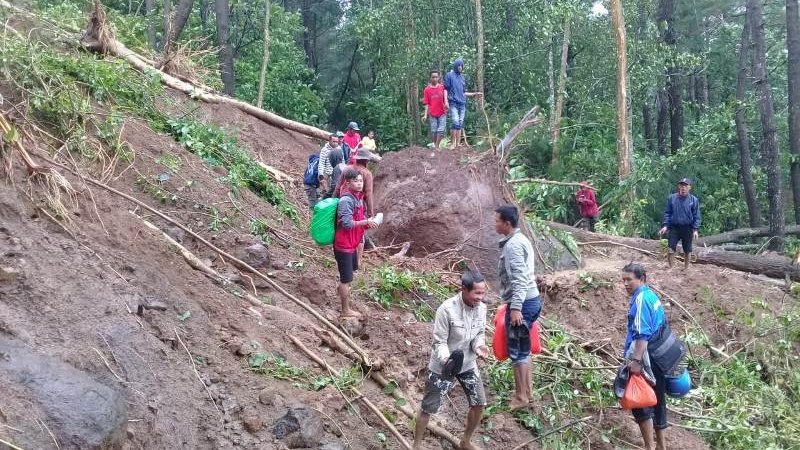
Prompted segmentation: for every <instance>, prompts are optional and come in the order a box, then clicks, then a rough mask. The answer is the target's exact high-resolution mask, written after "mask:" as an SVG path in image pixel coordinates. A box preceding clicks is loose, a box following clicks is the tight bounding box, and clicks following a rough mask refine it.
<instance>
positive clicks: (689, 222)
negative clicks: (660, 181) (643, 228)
mask: <svg viewBox="0 0 800 450" xmlns="http://www.w3.org/2000/svg"><path fill="white" fill-rule="evenodd" d="M691 190H692V180H690V179H688V178H682V179H681V180H680V181H678V192H676V193H674V194H671V195H670V196H669V198H667V207H666V208H665V209H664V220H663V221H662V222H661V225H662V226H661V229H660V230H658V234H659V235H662V236H663V235H664V234H665V233H666V234H667V241H668V245H669V251H668V253H667V262H668V263H669V266H670V267H672V265H673V264H674V260H675V251H676V250H677V248H678V241H680V242H681V246H682V247H683V257H684V260H683V268H684V269H688V268H689V265H691V255H692V240H693V239H697V238H698V231H699V230H700V200H698V199H697V197H695V196H694V195H692V194H691Z"/></svg>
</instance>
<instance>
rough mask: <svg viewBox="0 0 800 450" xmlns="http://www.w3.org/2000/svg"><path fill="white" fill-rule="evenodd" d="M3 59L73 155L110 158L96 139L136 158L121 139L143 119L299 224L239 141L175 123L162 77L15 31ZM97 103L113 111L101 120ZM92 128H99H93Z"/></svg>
mask: <svg viewBox="0 0 800 450" xmlns="http://www.w3.org/2000/svg"><path fill="white" fill-rule="evenodd" d="M0 61H1V62H2V66H0V71H2V75H3V76H4V78H5V79H7V80H11V81H12V83H13V84H15V85H16V86H15V87H16V88H17V89H16V90H17V91H18V92H20V93H21V94H22V95H24V97H25V99H26V100H27V105H28V109H29V111H28V113H29V114H28V115H29V116H30V117H33V118H34V119H35V120H36V121H37V122H39V123H40V124H42V125H43V126H44V127H45V128H48V129H50V130H52V131H53V132H54V133H55V134H56V135H57V136H58V137H59V138H60V139H62V140H64V141H65V142H66V143H67V148H68V149H69V150H70V151H74V152H78V153H80V154H81V155H82V156H84V157H88V158H92V159H97V158H100V157H103V156H102V155H101V154H100V153H101V152H98V151H97V149H96V148H93V147H92V146H91V145H90V144H89V142H90V139H89V138H90V137H91V136H95V137H97V138H98V140H99V141H101V142H103V143H104V144H105V145H106V146H107V147H109V148H110V149H111V150H112V151H113V152H114V154H116V155H121V156H122V157H123V158H124V159H125V160H131V159H132V150H131V149H130V148H128V147H127V145H125V144H124V142H123V141H122V140H121V138H120V134H121V128H122V123H123V122H124V119H125V118H126V117H135V118H140V119H142V120H144V121H146V122H147V124H148V125H149V126H150V127H151V128H152V129H153V130H155V131H160V132H166V133H169V134H170V135H171V136H172V137H173V138H174V139H175V140H176V141H177V142H179V143H181V144H182V145H183V147H184V148H185V149H186V150H188V151H190V152H192V153H194V154H196V155H198V156H199V157H201V158H202V159H203V160H204V161H206V162H207V163H208V164H210V165H219V166H223V167H225V169H226V170H227V172H228V174H227V176H226V177H225V178H224V180H223V181H226V182H227V183H228V185H229V186H230V188H231V190H232V191H233V192H234V193H236V194H238V193H239V190H240V189H241V188H246V189H250V190H251V191H252V192H253V193H255V194H256V195H257V196H258V197H260V198H261V199H263V200H265V201H266V202H267V203H269V204H271V205H273V206H274V207H275V208H276V209H277V210H278V211H280V212H281V213H282V214H283V215H285V216H286V217H288V218H289V219H290V220H292V221H293V222H295V223H299V216H298V214H297V211H296V209H295V208H294V206H293V205H292V204H291V203H290V202H289V201H288V200H287V199H286V196H285V193H284V192H283V190H282V189H281V188H280V187H279V186H277V185H276V184H274V183H273V182H272V181H271V180H270V178H269V176H268V174H267V172H266V171H265V170H264V169H263V168H261V167H260V166H259V165H258V163H257V161H256V160H255V158H253V157H252V156H251V155H250V154H249V153H248V152H247V151H245V150H244V149H243V148H241V147H240V146H239V145H238V144H237V142H236V139H234V138H233V137H230V136H228V135H227V134H226V133H225V132H224V131H223V130H222V129H221V128H219V127H216V126H211V125H207V124H204V123H201V122H199V121H197V120H194V119H191V118H187V117H182V118H170V117H169V116H167V115H166V114H164V113H162V112H160V111H159V110H158V108H157V107H156V99H157V98H159V97H163V96H164V90H163V88H162V87H161V84H160V81H159V78H158V76H157V75H156V74H155V73H150V74H144V75H143V74H141V73H139V72H136V71H135V70H133V69H132V68H131V67H130V66H129V65H128V64H127V63H126V62H124V61H122V60H119V59H116V58H104V57H101V56H98V55H92V54H88V53H84V52H66V51H65V52H58V51H53V50H52V49H51V48H50V47H48V46H47V45H45V44H43V43H39V42H35V41H27V40H24V39H22V38H20V37H19V36H16V35H13V34H10V33H9V34H7V35H6V39H4V41H3V43H2V45H0ZM95 104H96V105H98V106H100V107H101V108H102V109H105V110H109V111H110V113H108V114H103V115H98V114H97V113H96V112H95V107H94V105H95ZM95 117H100V119H97V120H96V119H95ZM90 124H93V125H94V126H93V127H88V125H90ZM87 130H89V131H87ZM159 163H161V164H162V165H164V166H165V167H167V168H168V169H170V170H171V171H173V172H176V171H177V170H178V169H179V167H180V160H179V159H178V158H177V157H174V156H172V157H165V158H162V159H161V160H159ZM165 200H166V199H165ZM162 201H163V200H162Z"/></svg>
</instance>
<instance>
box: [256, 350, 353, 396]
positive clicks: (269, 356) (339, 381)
mask: <svg viewBox="0 0 800 450" xmlns="http://www.w3.org/2000/svg"><path fill="white" fill-rule="evenodd" d="M247 366H248V368H249V369H250V370H252V371H253V372H255V373H259V374H262V375H267V376H270V377H272V378H276V379H279V380H286V381H292V382H293V384H294V385H295V386H296V387H299V388H301V389H306V390H309V391H319V390H322V389H324V388H325V387H327V386H334V387H335V388H336V389H337V390H339V391H345V392H346V391H347V390H348V389H350V388H353V387H357V386H358V385H360V384H361V382H362V381H363V380H364V374H363V372H362V371H361V368H360V367H359V366H358V365H355V364H353V365H351V366H348V367H344V368H342V369H341V370H339V372H338V373H336V374H331V375H328V376H315V375H314V373H313V372H312V371H310V370H308V369H302V368H299V367H296V366H293V365H292V364H291V363H289V362H288V361H286V358H284V357H283V356H281V355H278V354H274V353H267V352H255V353H253V354H251V355H250V356H249V357H248V359H247Z"/></svg>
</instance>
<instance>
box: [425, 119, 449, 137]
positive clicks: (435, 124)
mask: <svg viewBox="0 0 800 450" xmlns="http://www.w3.org/2000/svg"><path fill="white" fill-rule="evenodd" d="M428 123H429V124H430V125H431V134H432V135H434V136H436V135H440V136H441V135H443V134H444V127H445V126H446V125H447V114H442V115H441V116H439V117H433V116H428Z"/></svg>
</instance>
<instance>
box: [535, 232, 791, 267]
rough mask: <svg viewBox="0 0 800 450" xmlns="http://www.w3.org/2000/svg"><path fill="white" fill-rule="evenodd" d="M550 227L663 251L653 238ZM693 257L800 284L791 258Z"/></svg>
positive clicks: (713, 253)
mask: <svg viewBox="0 0 800 450" xmlns="http://www.w3.org/2000/svg"><path fill="white" fill-rule="evenodd" d="M548 225H550V227H551V228H554V229H557V230H561V231H568V232H570V233H572V234H573V235H574V236H575V237H576V238H577V239H578V240H579V244H580V245H597V246H604V245H610V246H613V245H618V246H622V247H625V248H627V249H630V250H636V251H641V252H643V253H647V254H649V255H651V256H658V255H659V254H661V253H662V252H663V251H664V250H663V249H662V244H661V242H660V241H657V240H653V239H640V238H629V237H620V236H611V235H607V234H601V233H592V232H589V231H586V230H583V229H580V228H574V227H571V226H569V225H564V224H560V223H555V222H550V223H548ZM693 253H694V255H695V256H696V257H697V262H698V263H700V264H713V265H715V266H722V267H727V268H730V269H735V270H741V271H743V272H749V273H753V274H758V275H766V276H768V277H772V278H780V279H784V278H786V277H789V278H790V279H791V280H793V281H800V265H798V264H795V262H794V261H793V260H792V259H791V258H787V257H785V256H781V255H778V254H765V255H760V256H755V255H749V254H746V253H741V252H733V251H726V250H719V249H715V248H707V247H698V248H695V249H694V252H693Z"/></svg>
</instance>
